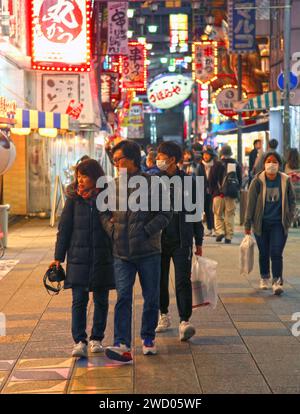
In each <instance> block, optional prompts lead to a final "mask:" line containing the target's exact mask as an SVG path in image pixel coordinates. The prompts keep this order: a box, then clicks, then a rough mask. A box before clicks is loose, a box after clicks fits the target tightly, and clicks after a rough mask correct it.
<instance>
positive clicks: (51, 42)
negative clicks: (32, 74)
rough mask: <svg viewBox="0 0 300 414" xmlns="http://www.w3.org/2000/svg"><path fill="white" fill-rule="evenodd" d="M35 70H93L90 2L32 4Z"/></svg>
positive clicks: (38, 0) (55, 0)
mask: <svg viewBox="0 0 300 414" xmlns="http://www.w3.org/2000/svg"><path fill="white" fill-rule="evenodd" d="M31 6H32V7H31V20H32V31H31V43H32V68H33V69H37V70H51V71H63V72H65V71H69V72H78V71H82V72H83V71H89V70H90V64H91V62H90V54H91V48H90V40H91V38H90V34H91V33H90V13H91V2H90V0H31Z"/></svg>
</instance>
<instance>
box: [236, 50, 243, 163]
mask: <svg viewBox="0 0 300 414" xmlns="http://www.w3.org/2000/svg"><path fill="white" fill-rule="evenodd" d="M242 76H243V73H242V55H241V54H240V53H239V54H238V101H241V100H242ZM242 148H243V146H242V114H241V113H240V112H239V116H238V125H237V160H238V162H239V163H240V164H242V161H243V151H242Z"/></svg>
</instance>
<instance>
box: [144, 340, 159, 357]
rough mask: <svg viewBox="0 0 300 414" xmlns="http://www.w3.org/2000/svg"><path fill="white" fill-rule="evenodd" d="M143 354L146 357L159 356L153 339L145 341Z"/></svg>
mask: <svg viewBox="0 0 300 414" xmlns="http://www.w3.org/2000/svg"><path fill="white" fill-rule="evenodd" d="M143 354H144V355H156V354H157V349H156V345H155V341H154V340H152V339H144V340H143Z"/></svg>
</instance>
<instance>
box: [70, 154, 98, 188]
mask: <svg viewBox="0 0 300 414" xmlns="http://www.w3.org/2000/svg"><path fill="white" fill-rule="evenodd" d="M78 173H80V174H81V175H86V176H87V177H89V178H90V179H91V180H93V181H94V183H95V185H96V183H97V180H98V178H99V177H103V176H104V175H105V173H104V171H103V168H102V167H101V165H100V164H99V163H98V161H96V160H93V159H92V158H90V159H88V160H85V161H82V162H81V163H79V164H78V165H77V166H76V169H75V179H76V185H77V176H78Z"/></svg>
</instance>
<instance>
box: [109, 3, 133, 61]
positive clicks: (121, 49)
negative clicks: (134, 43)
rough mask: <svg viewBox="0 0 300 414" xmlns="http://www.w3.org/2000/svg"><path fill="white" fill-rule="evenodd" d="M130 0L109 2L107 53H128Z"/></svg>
mask: <svg viewBox="0 0 300 414" xmlns="http://www.w3.org/2000/svg"><path fill="white" fill-rule="evenodd" d="M127 9H128V1H126V0H125V1H110V2H108V34H107V36H108V37H107V43H108V46H107V54H108V55H126V54H127V53H128V38H127V31H128V17H127Z"/></svg>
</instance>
